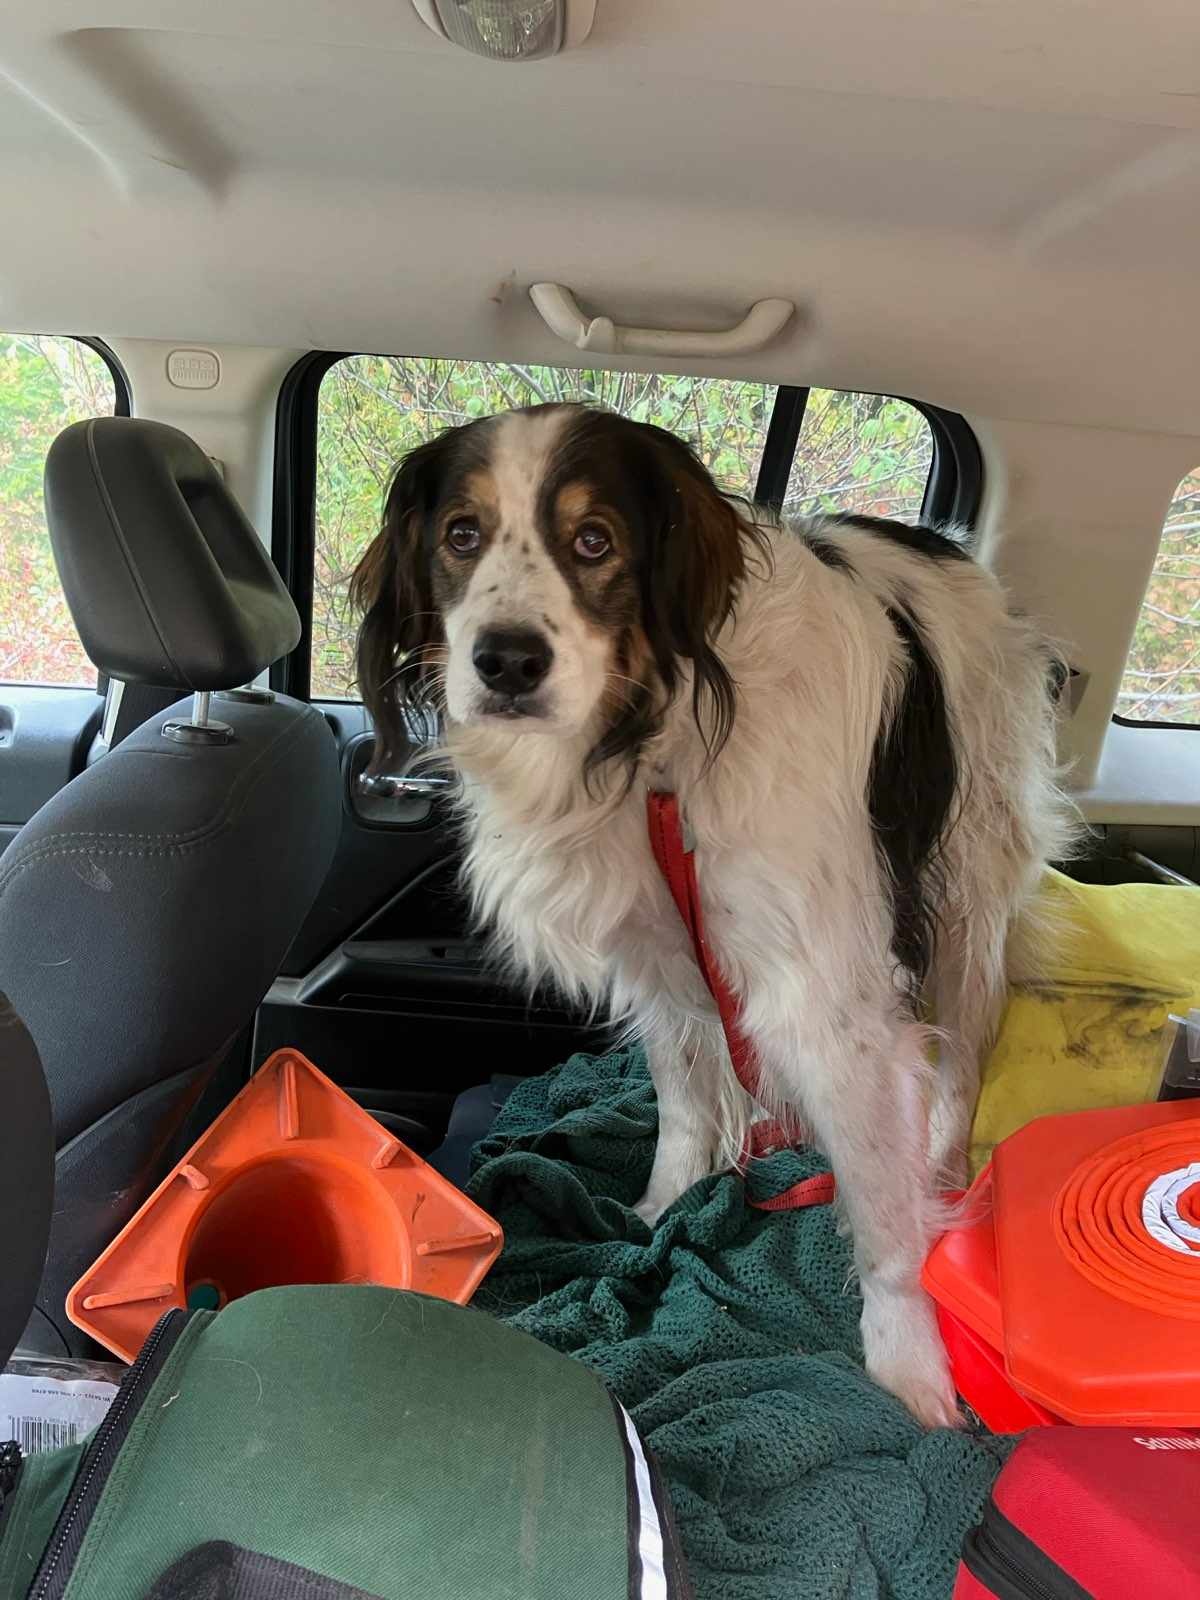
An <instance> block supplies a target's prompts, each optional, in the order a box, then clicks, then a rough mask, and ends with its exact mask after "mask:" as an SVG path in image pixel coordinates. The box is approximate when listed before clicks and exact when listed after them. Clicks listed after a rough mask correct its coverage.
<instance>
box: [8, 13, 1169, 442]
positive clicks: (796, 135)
mask: <svg viewBox="0 0 1200 1600" xmlns="http://www.w3.org/2000/svg"><path fill="white" fill-rule="evenodd" d="M84 9H85V8H82V7H80V5H79V4H78V0H74V3H71V0H40V3H39V4H38V5H37V6H34V5H32V4H21V5H17V4H14V3H12V0H8V3H6V4H5V5H4V7H3V29H2V30H0V73H2V76H0V195H2V196H3V202H2V203H3V209H4V217H5V228H4V235H3V240H2V242H0V327H8V328H27V329H38V330H49V329H63V330H67V329H69V330H85V331H89V332H90V331H97V332H102V333H104V334H106V335H108V336H112V337H118V336H128V337H139V338H170V339H176V340H178V339H191V340H204V341H211V342H224V343H229V342H232V343H251V344H258V345H272V346H286V347H289V348H295V347H309V346H317V347H329V348H336V349H377V350H395V351H405V352H409V353H413V354H446V355H466V356H477V357H478V356H494V357H503V358H509V359H511V358H514V357H520V358H523V359H535V360H546V361H555V360H557V361H562V362H569V361H570V360H571V357H572V354H573V352H572V351H571V349H570V347H569V346H567V345H564V344H562V343H560V342H559V341H558V340H556V339H555V338H554V336H553V335H551V334H550V333H549V332H548V331H547V330H546V329H544V328H543V327H542V325H541V324H540V323H539V321H538V320H537V317H536V314H535V313H534V311H533V310H532V308H531V307H530V305H529V302H528V298H527V294H526V290H527V287H528V285H529V283H530V282H532V281H536V280H538V279H554V280H557V281H561V282H564V283H566V284H569V285H570V286H571V287H573V288H574V289H575V290H576V291H577V293H578V294H579V296H580V298H581V300H582V301H583V302H584V303H585V306H586V307H587V309H588V310H589V311H592V312H605V313H609V314H612V315H614V316H615V317H616V318H617V319H618V320H620V321H650V322H655V323H661V324H665V325H679V326H682V325H689V324H691V325H699V326H716V325H720V324H721V323H723V322H727V321H731V320H733V319H734V318H735V317H736V316H737V315H740V313H741V312H742V311H743V310H744V309H745V308H746V307H747V306H748V305H749V303H750V302H751V301H753V300H755V299H757V298H760V297H762V296H765V295H782V296H785V297H787V298H790V299H793V300H795V301H796V302H797V303H798V305H799V306H800V307H801V308H802V315H801V317H799V318H798V319H797V320H796V321H795V322H794V324H793V325H792V326H791V327H790V328H789V330H788V331H787V333H786V334H785V335H784V336H783V338H782V339H781V340H780V341H779V342H778V343H777V344H776V345H774V346H773V347H772V348H771V349H770V350H768V351H767V352H764V353H763V354H761V355H759V356H756V357H751V358H749V359H747V358H742V359H740V360H739V361H736V362H734V363H732V365H728V364H722V363H716V362H714V363H709V364H708V365H707V366H705V365H704V364H701V367H702V369H703V370H711V371H714V372H721V371H724V370H730V371H733V370H736V371H738V372H739V373H742V374H745V375H747V376H758V377H763V378H770V379H776V380H792V381H796V380H800V381H806V382H828V383H831V384H838V385H841V386H844V387H856V386H857V387H864V388H871V389H880V390H893V391H897V390H898V391H900V392H907V393H917V394H920V395H921V396H922V397H923V398H926V399H929V400H931V401H934V402H936V403H940V404H943V405H947V406H951V407H954V408H955V409H960V410H965V411H968V412H976V413H981V414H983V415H986V416H990V417H1006V416H1007V417H1021V418H1025V419H1044V420H1058V421H1070V422H1075V423H1084V424H1093V425H1097V426H1115V427H1121V428H1127V429H1141V430H1146V431H1153V432H1160V433H1164V432H1165V433H1188V434H1200V383H1197V381H1196V351H1195V331H1194V330H1195V326H1196V320H1197V309H1198V308H1197V301H1196V287H1195V286H1196V269H1197V266H1198V264H1200V8H1197V7H1196V6H1195V5H1194V4H1193V3H1192V0H1145V3H1143V4H1141V5H1139V6H1137V7H1131V6H1128V5H1127V4H1124V3H1118V0H1104V3H1103V4H1096V3H1094V0H1091V3H1089V0H976V3H971V4H965V3H963V0H909V3H908V4H904V5H900V4H896V3H889V0H837V3H835V0H824V3H823V4H820V5H796V4H794V3H793V0H759V3H756V4H751V3H748V0H744V3H742V4H740V5H732V4H729V3H728V0H725V3H721V0H599V3H598V8H597V16H596V23H595V27H594V29H593V32H592V35H591V37H590V38H589V40H588V41H587V42H586V43H585V44H584V45H583V46H582V47H580V48H579V49H578V50H575V51H572V52H570V53H567V54H564V55H562V56H560V57H558V58H556V59H554V60H551V61H548V62H540V63H530V64H523V65H517V66H513V65H496V64H489V63H485V62H481V61H477V60H475V59H473V58H471V57H469V56H467V55H465V54H463V53H462V52H460V51H456V50H454V49H453V48H452V47H451V46H449V45H447V44H445V43H444V42H442V41H440V40H438V39H436V38H435V37H434V36H433V35H432V34H431V33H429V32H428V31H427V30H426V29H425V28H424V27H423V25H422V24H421V22H420V21H419V20H418V18H417V17H416V15H415V13H414V12H413V10H412V7H411V5H410V4H409V3H408V0H307V3H305V4H304V5H297V4H296V3H295V0H236V3H234V0H206V3H205V4H204V5H203V6H200V5H199V4H196V3H194V0H192V3H189V0H158V3H154V4H151V3H149V0H123V3H122V0H112V3H107V4H106V3H105V0H96V3H95V4H92V5H89V6H88V7H87V8H86V14H87V22H88V25H87V26H86V27H81V26H80V22H81V20H82V14H83V11H84ZM668 365H670V363H668Z"/></svg>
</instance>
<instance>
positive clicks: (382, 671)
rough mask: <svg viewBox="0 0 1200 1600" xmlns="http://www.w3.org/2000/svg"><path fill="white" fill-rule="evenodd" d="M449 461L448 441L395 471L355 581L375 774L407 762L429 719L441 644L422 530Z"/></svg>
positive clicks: (362, 685)
mask: <svg viewBox="0 0 1200 1600" xmlns="http://www.w3.org/2000/svg"><path fill="white" fill-rule="evenodd" d="M444 459H445V445H444V442H443V439H441V438H439V439H434V440H431V441H430V442H429V443H428V444H423V445H420V446H419V447H418V448H417V449H416V450H414V451H412V452H411V453H410V454H409V455H407V456H406V457H405V458H404V460H403V461H402V462H401V463H400V465H399V467H398V468H397V469H396V475H395V477H394V478H393V479H392V485H391V488H390V489H389V490H388V496H387V501H386V503H385V506H384V513H383V526H382V528H381V529H380V531H379V533H378V535H377V536H376V538H375V539H374V541H373V542H372V543H371V544H370V545H369V546H368V548H367V550H366V552H365V554H364V555H363V557H362V559H361V560H360V561H359V563H358V566H357V567H356V569H355V572H354V576H353V578H352V579H351V580H350V601H351V604H352V605H353V606H354V607H355V609H356V610H359V611H361V612H362V613H363V620H362V623H361V625H360V627H359V630H358V687H359V692H360V693H361V694H362V697H363V701H364V703H365V704H366V707H367V710H368V711H369V712H370V713H371V718H372V721H373V722H374V724H375V751H374V755H373V756H372V759H371V770H373V771H378V770H379V769H381V768H382V767H384V766H385V765H387V764H388V763H389V762H395V761H396V760H398V759H399V758H400V757H402V756H403V754H404V752H405V750H406V749H407V747H408V745H409V743H410V734H409V718H408V717H407V716H406V713H414V714H415V715H416V716H417V717H418V718H420V717H426V716H428V715H430V713H431V712H432V710H433V709H434V707H433V705H432V703H431V698H430V692H429V691H430V673H431V668H432V666H433V665H434V663H433V662H431V660H430V654H431V651H432V650H433V649H434V648H435V647H436V646H437V645H439V644H441V643H443V642H444V635H443V632H442V624H441V618H440V617H439V616H438V615H437V614H436V612H435V611H434V607H433V594H432V590H431V586H430V573H429V553H428V550H427V549H426V540H425V527H426V521H427V518H428V515H429V512H430V511H431V510H432V508H433V505H434V504H435V502H436V499H437V494H438V486H439V483H440V480H441V472H442V467H443V463H444Z"/></svg>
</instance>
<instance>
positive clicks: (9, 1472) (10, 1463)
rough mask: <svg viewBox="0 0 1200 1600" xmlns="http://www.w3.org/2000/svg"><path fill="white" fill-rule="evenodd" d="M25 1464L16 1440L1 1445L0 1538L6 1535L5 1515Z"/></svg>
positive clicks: (9, 1440) (7, 1440) (8, 1440)
mask: <svg viewBox="0 0 1200 1600" xmlns="http://www.w3.org/2000/svg"><path fill="white" fill-rule="evenodd" d="M24 1462H25V1458H24V1456H22V1454H21V1446H20V1445H19V1444H18V1443H17V1441H16V1440H15V1439H6V1440H5V1441H4V1443H3V1444H0V1537H2V1536H3V1533H4V1514H5V1512H6V1510H7V1509H8V1507H9V1506H10V1505H11V1504H12V1500H13V1496H14V1495H15V1494H16V1492H17V1484H18V1483H19V1482H20V1481H21V1468H22V1466H23V1465H24Z"/></svg>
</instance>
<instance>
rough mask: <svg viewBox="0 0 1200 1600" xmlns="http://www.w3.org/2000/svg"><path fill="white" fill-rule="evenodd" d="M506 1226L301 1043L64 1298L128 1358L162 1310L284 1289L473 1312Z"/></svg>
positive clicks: (230, 1110) (195, 1149)
mask: <svg viewBox="0 0 1200 1600" xmlns="http://www.w3.org/2000/svg"><path fill="white" fill-rule="evenodd" d="M503 1242H504V1237H503V1234H502V1232H501V1229H500V1226H499V1224H498V1223H497V1222H495V1221H494V1220H493V1218H491V1217H489V1216H488V1215H487V1213H486V1212H484V1211H481V1210H480V1209H479V1207H478V1206H476V1205H475V1204H474V1203H473V1202H472V1201H470V1200H468V1199H467V1197H466V1195H464V1194H462V1193H461V1192H460V1191H459V1190H458V1189H456V1188H455V1187H454V1185H453V1184H451V1183H449V1182H447V1180H446V1179H445V1178H443V1177H442V1176H441V1174H440V1173H437V1172H435V1171H434V1170H433V1168H432V1167H430V1166H428V1165H427V1164H426V1163H425V1162H424V1161H422V1160H421V1158H420V1157H419V1156H418V1155H416V1154H415V1153H414V1152H413V1151H411V1150H410V1149H409V1148H408V1147H407V1145H404V1144H401V1142H400V1141H399V1140H398V1139H395V1138H393V1137H392V1135H391V1134H389V1133H387V1132H386V1131H385V1130H384V1129H383V1128H381V1127H380V1125H379V1124H378V1123H377V1122H376V1121H375V1120H374V1118H372V1117H371V1116H369V1115H368V1114H367V1112H365V1111H363V1110H362V1109H361V1107H359V1106H357V1105H356V1104H355V1103H354V1101H353V1100H351V1099H350V1097H349V1095H347V1094H344V1093H343V1092H342V1090H341V1089H339V1088H338V1087H337V1085H336V1084H334V1083H331V1082H330V1080H329V1079H328V1078H327V1077H325V1075H324V1074H323V1073H321V1072H319V1071H318V1070H317V1068H316V1067H314V1066H313V1064H312V1063H311V1062H310V1061H307V1060H306V1059H305V1058H304V1056H302V1055H300V1054H298V1053H297V1052H296V1051H294V1050H280V1051H277V1052H276V1053H275V1055H273V1056H272V1057H271V1058H270V1060H269V1061H267V1062H266V1063H265V1064H264V1066H263V1067H262V1068H261V1070H260V1071H259V1072H258V1073H256V1075H255V1076H254V1077H253V1078H252V1079H251V1081H250V1082H249V1084H247V1086H246V1087H245V1088H244V1089H243V1090H242V1092H241V1093H240V1094H239V1095H238V1096H237V1098H236V1099H235V1100H234V1101H233V1102H232V1103H231V1104H230V1105H229V1106H228V1107H227V1108H226V1110H225V1111H224V1112H223V1113H222V1115H221V1116H220V1117H218V1118H217V1120H216V1122H214V1123H213V1125H212V1126H211V1127H210V1128H209V1129H208V1131H207V1132H206V1133H205V1134H203V1135H202V1136H201V1138H200V1139H199V1140H198V1141H197V1142H196V1144H194V1145H193V1146H192V1148H191V1149H190V1150H189V1151H188V1153H187V1155H186V1156H185V1157H184V1158H183V1160H182V1161H181V1162H180V1163H179V1165H178V1166H177V1167H175V1169H174V1171H172V1172H171V1173H170V1175H169V1176H168V1177H167V1178H166V1179H165V1180H164V1181H163V1182H162V1183H161V1184H160V1185H159V1187H158V1188H157V1189H156V1190H155V1192H154V1193H153V1194H152V1195H151V1196H150V1198H149V1200H147V1201H146V1203H145V1205H144V1206H142V1208H141V1210H140V1211H139V1212H138V1213H137V1215H136V1216H135V1217H134V1218H133V1220H132V1221H131V1222H130V1223H129V1224H128V1225H127V1226H126V1227H125V1228H124V1229H123V1230H122V1231H121V1233H120V1234H118V1236H117V1238H116V1239H115V1240H114V1241H113V1243H112V1244H111V1245H109V1247H108V1249H107V1250H106V1251H105V1252H104V1254H103V1255H102V1256H101V1257H100V1259H99V1260H98V1261H97V1262H96V1264H95V1265H94V1266H93V1267H92V1268H91V1270H90V1271H88V1272H86V1273H85V1274H84V1275H83V1277H82V1278H81V1279H80V1280H79V1282H78V1283H77V1284H76V1285H75V1287H74V1288H73V1289H72V1290H71V1292H70V1294H69V1295H68V1296H67V1315H68V1316H69V1317H70V1319H71V1321H72V1322H73V1323H74V1324H75V1326H76V1327H78V1328H82V1329H83V1330H84V1331H85V1332H86V1333H89V1334H91V1335H92V1337H93V1338H94V1339H97V1340H99V1342H100V1343H101V1344H103V1345H105V1346H106V1347H107V1348H108V1349H109V1350H112V1351H113V1352H114V1353H115V1354H116V1355H118V1356H121V1357H122V1358H123V1359H124V1360H126V1361H132V1360H133V1359H134V1357H135V1356H136V1354H137V1352H138V1350H139V1349H140V1348H141V1345H142V1344H143V1342H144V1341H145V1338H146V1335H147V1334H148V1333H149V1332H150V1330H151V1328H152V1327H153V1326H154V1324H155V1323H156V1322H157V1321H158V1319H159V1317H161V1316H162V1315H163V1313H164V1312H166V1311H168V1310H170V1309H171V1308H172V1307H180V1308H182V1307H185V1306H187V1305H188V1304H192V1305H199V1306H204V1307H209V1308H215V1307H217V1306H220V1305H223V1304H225V1303H226V1301H229V1300H236V1299H238V1298H239V1297H240V1296H242V1295H245V1294H250V1293H252V1292H253V1291H254V1290H256V1289H264V1288H268V1287H271V1286H273V1285H276V1284H285V1283H375V1284H384V1285H387V1286H390V1287H393V1288H397V1289H414V1290H417V1291H418V1292H420V1293H422V1294H429V1295H435V1296H437V1297H438V1298H439V1299H443V1300H453V1301H456V1302H457V1303H458V1304H460V1305H463V1304H465V1303H466V1302H467V1301H468V1300H469V1299H470V1298H471V1296H472V1295H473V1294H474V1292H475V1290H476V1289H477V1288H478V1287H479V1284H480V1282H481V1281H482V1279H483V1277H484V1275H485V1274H486V1272H487V1271H488V1269H489V1267H490V1266H491V1265H492V1263H493V1261H495V1259H496V1257H497V1256H498V1255H499V1253H500V1249H501V1246H502V1245H503Z"/></svg>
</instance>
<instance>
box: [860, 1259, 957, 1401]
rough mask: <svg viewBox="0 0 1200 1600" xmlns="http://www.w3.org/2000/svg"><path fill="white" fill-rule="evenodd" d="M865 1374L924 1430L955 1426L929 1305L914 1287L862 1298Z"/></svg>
mask: <svg viewBox="0 0 1200 1600" xmlns="http://www.w3.org/2000/svg"><path fill="white" fill-rule="evenodd" d="M862 1335H863V1352H864V1354H865V1356H866V1362H867V1373H868V1375H869V1376H870V1377H871V1378H873V1379H874V1380H875V1382H876V1383H877V1384H879V1385H880V1387H881V1388H884V1389H887V1390H889V1391H890V1392H891V1393H892V1394H894V1395H895V1396H896V1398H897V1399H898V1400H901V1401H903V1403H904V1404H905V1405H906V1406H907V1407H908V1409H909V1411H911V1412H912V1414H913V1416H914V1417H915V1418H916V1419H917V1421H918V1422H919V1423H921V1424H922V1426H923V1427H926V1428H960V1427H961V1426H962V1422H963V1418H962V1413H961V1412H960V1411H959V1409H958V1397H957V1395H956V1394H955V1391H954V1381H953V1379H952V1378H951V1376H950V1363H949V1361H948V1360H947V1357H946V1348H945V1346H944V1345H943V1344H942V1340H941V1336H940V1335H939V1333H938V1330H937V1321H936V1319H935V1317H934V1314H933V1307H932V1305H931V1304H930V1302H929V1301H928V1299H927V1298H926V1297H925V1295H924V1294H923V1293H922V1292H921V1291H920V1290H919V1289H916V1290H912V1291H910V1292H908V1293H903V1292H899V1291H893V1292H890V1293H887V1294H884V1295H879V1296H878V1297H877V1298H873V1299H872V1298H870V1297H869V1298H868V1299H867V1300H866V1301H865V1302H864V1306H863V1320H862Z"/></svg>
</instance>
